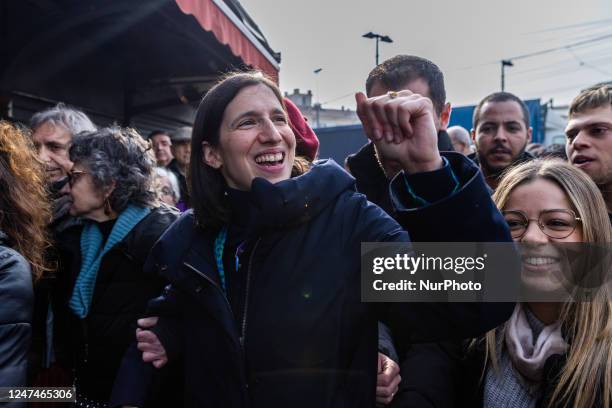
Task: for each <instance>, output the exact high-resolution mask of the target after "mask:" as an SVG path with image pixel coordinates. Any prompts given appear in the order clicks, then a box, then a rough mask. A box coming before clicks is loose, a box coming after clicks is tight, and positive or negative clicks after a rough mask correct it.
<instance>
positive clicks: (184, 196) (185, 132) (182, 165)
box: [167, 126, 193, 211]
mask: <svg viewBox="0 0 612 408" xmlns="http://www.w3.org/2000/svg"><path fill="white" fill-rule="evenodd" d="M192 132H193V128H192V127H190V126H183V127H180V128H178V129H176V130H175V131H174V132H172V134H170V140H171V142H172V156H174V159H172V161H171V162H170V164H168V166H167V168H168V170H171V171H172V172H173V173H174V174H175V175H176V178H177V179H178V182H179V187H180V190H181V191H180V193H181V199H180V201H179V202H178V203H177V208H178V209H179V210H181V211H185V210H187V209H188V208H190V207H191V196H190V195H189V190H188V188H187V169H188V168H189V159H190V157H191V133H192Z"/></svg>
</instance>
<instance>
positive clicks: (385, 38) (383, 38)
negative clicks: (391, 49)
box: [362, 31, 393, 66]
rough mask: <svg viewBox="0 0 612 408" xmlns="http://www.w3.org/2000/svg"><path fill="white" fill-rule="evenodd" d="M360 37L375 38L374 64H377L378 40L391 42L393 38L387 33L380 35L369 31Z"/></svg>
mask: <svg viewBox="0 0 612 408" xmlns="http://www.w3.org/2000/svg"><path fill="white" fill-rule="evenodd" d="M362 37H364V38H374V39H376V66H378V41H382V42H386V43H392V42H393V40H392V39H391V37H389V36H388V35H380V34H376V33H373V32H371V31H370V32H369V33H365V34H364V35H362Z"/></svg>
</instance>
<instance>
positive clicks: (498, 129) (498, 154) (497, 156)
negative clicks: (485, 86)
mask: <svg viewBox="0 0 612 408" xmlns="http://www.w3.org/2000/svg"><path fill="white" fill-rule="evenodd" d="M472 126H473V128H472V139H473V140H474V144H475V146H476V152H475V153H473V154H471V155H470V156H469V157H470V158H471V159H472V160H474V162H476V163H477V164H478V165H479V166H480V169H481V170H482V173H483V175H484V176H485V179H486V181H487V184H488V185H489V187H491V188H492V189H495V188H496V187H497V184H498V183H499V180H500V176H501V174H502V173H503V171H504V170H506V169H507V168H508V167H510V166H512V165H515V164H517V163H521V162H523V161H526V160H531V159H533V156H532V155H531V154H529V153H528V152H526V151H525V148H526V147H527V144H528V143H529V142H530V141H531V135H532V129H531V126H530V121H529V109H527V105H525V103H524V102H523V101H522V100H521V99H520V98H518V97H517V96H516V95H513V94H511V93H509V92H495V93H492V94H490V95H488V96H487V97H485V98H484V99H483V100H481V101H480V102H479V103H478V105H477V106H476V109H475V110H474V116H473V119H472Z"/></svg>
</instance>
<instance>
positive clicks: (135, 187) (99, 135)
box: [70, 126, 157, 213]
mask: <svg viewBox="0 0 612 408" xmlns="http://www.w3.org/2000/svg"><path fill="white" fill-rule="evenodd" d="M70 160H71V161H72V162H74V163H80V164H82V165H84V166H86V167H87V169H88V172H89V174H90V175H91V176H92V179H93V183H94V186H95V187H96V188H98V189H100V190H106V189H108V188H110V187H112V186H113V184H114V186H115V188H114V190H113V192H112V193H111V195H110V197H109V203H110V205H111V207H112V208H113V210H115V211H116V212H117V213H120V212H122V211H123V210H125V208H126V207H127V206H128V204H134V205H137V206H141V207H154V206H155V205H156V203H157V199H156V195H155V192H154V191H153V187H152V181H153V174H154V173H153V168H154V167H155V158H154V157H153V154H152V152H151V149H150V145H149V142H147V141H145V140H144V139H143V138H142V136H140V135H139V134H138V132H137V131H136V130H134V129H130V128H120V127H115V126H113V127H107V128H101V129H98V130H96V131H94V132H81V133H79V134H77V135H76V136H75V137H74V139H73V140H72V146H70Z"/></svg>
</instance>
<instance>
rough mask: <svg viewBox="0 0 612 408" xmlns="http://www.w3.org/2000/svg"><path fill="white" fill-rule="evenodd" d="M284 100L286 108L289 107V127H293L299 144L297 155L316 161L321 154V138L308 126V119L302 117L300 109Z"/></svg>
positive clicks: (289, 101) (286, 99)
mask: <svg viewBox="0 0 612 408" xmlns="http://www.w3.org/2000/svg"><path fill="white" fill-rule="evenodd" d="M284 99H285V106H286V107H287V114H288V115H289V126H291V129H292V130H293V133H295V139H296V142H297V145H296V148H295V154H296V155H298V156H304V157H306V158H308V159H310V160H311V161H314V160H315V159H316V158H317V154H318V153H319V138H318V137H317V135H315V132H314V131H313V130H312V128H311V127H310V126H309V125H308V122H306V118H305V117H304V115H302V112H300V110H299V109H298V107H297V106H295V104H294V103H293V102H291V100H289V98H284Z"/></svg>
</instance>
